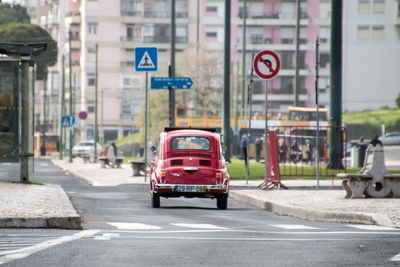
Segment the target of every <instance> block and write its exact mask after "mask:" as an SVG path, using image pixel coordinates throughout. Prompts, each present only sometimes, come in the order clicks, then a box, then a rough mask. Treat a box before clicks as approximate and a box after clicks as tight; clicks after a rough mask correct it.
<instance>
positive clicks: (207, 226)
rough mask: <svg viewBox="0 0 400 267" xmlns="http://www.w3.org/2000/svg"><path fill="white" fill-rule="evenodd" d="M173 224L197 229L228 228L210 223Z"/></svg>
mask: <svg viewBox="0 0 400 267" xmlns="http://www.w3.org/2000/svg"><path fill="white" fill-rule="evenodd" d="M171 224H172V225H175V226H178V227H187V228H195V229H214V230H216V229H217V230H226V229H227V228H225V227H221V226H217V225H213V224H208V223H171Z"/></svg>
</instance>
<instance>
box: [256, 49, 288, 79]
mask: <svg viewBox="0 0 400 267" xmlns="http://www.w3.org/2000/svg"><path fill="white" fill-rule="evenodd" d="M253 67H254V71H255V72H256V74H257V76H258V77H260V78H261V79H264V80H270V79H273V78H275V76H276V75H277V74H278V72H279V70H280V68H281V62H280V60H279V57H278V55H277V54H276V53H275V52H273V51H271V50H263V51H260V52H258V54H257V55H256V56H255V58H254V61H253Z"/></svg>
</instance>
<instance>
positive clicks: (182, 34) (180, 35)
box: [176, 24, 187, 44]
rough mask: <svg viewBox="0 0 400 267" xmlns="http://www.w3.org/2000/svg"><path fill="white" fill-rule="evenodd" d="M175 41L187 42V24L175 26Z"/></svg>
mask: <svg viewBox="0 0 400 267" xmlns="http://www.w3.org/2000/svg"><path fill="white" fill-rule="evenodd" d="M176 42H177V43H179V44H184V43H187V25H186V24H178V25H177V26H176Z"/></svg>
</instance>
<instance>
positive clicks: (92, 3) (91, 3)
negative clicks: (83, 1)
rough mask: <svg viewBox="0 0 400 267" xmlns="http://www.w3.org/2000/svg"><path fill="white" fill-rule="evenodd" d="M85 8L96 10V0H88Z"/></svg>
mask: <svg viewBox="0 0 400 267" xmlns="http://www.w3.org/2000/svg"><path fill="white" fill-rule="evenodd" d="M87 8H88V10H97V8H98V1H97V0H88V2H87Z"/></svg>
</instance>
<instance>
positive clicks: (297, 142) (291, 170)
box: [249, 126, 348, 177]
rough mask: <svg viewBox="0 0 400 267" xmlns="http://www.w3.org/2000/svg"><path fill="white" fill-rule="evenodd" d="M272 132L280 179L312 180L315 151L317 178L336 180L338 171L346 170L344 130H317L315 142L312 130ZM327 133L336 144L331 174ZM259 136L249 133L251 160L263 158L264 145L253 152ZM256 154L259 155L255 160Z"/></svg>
mask: <svg viewBox="0 0 400 267" xmlns="http://www.w3.org/2000/svg"><path fill="white" fill-rule="evenodd" d="M270 130H272V129H270ZM274 130H277V139H278V161H279V165H280V171H281V173H280V175H281V176H316V174H317V168H316V166H317V164H316V163H317V149H318V151H319V153H318V156H319V158H318V160H319V166H320V169H319V175H320V176H323V177H333V176H336V173H337V172H338V171H339V172H346V169H347V166H348V162H347V160H346V159H347V157H346V155H347V149H346V147H347V142H346V128H344V127H333V126H324V127H320V130H319V137H318V142H317V127H316V126H279V127H276V128H275V129H274ZM331 132H332V134H333V135H335V136H336V138H337V140H339V141H338V142H337V143H338V145H337V146H338V147H337V151H338V153H337V154H336V157H337V158H336V159H335V160H337V161H336V162H339V164H338V168H337V169H335V170H333V169H329V168H327V165H328V163H329V135H330V133H331ZM261 136H262V132H260V131H258V132H254V131H252V134H251V141H250V151H249V156H250V158H252V159H258V158H260V159H263V158H264V144H263V145H262V148H261V150H260V147H258V148H257V144H256V139H257V138H260V137H261ZM317 143H318V147H317ZM257 153H260V155H259V157H258V156H257ZM333 160H334V159H333Z"/></svg>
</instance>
